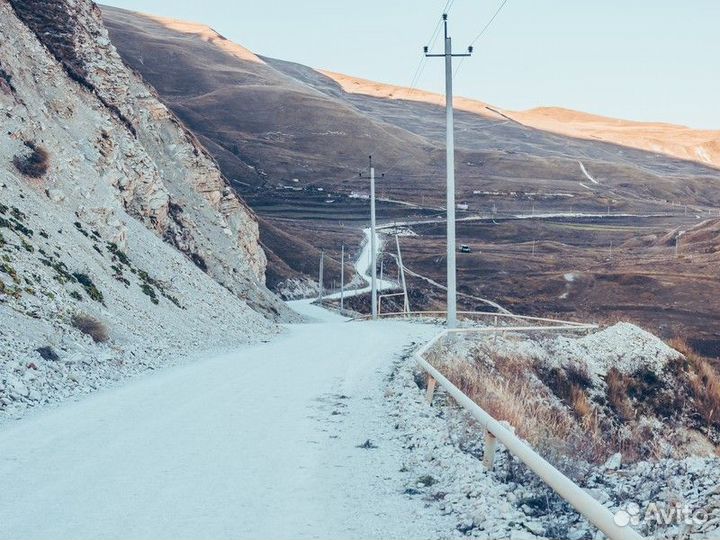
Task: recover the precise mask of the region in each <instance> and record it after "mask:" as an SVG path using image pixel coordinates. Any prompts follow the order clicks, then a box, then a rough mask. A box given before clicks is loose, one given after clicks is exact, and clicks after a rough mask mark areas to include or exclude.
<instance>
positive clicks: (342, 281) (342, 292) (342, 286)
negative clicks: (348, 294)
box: [340, 244, 345, 313]
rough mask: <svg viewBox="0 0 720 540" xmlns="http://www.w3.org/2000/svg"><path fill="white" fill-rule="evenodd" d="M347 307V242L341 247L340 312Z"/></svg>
mask: <svg viewBox="0 0 720 540" xmlns="http://www.w3.org/2000/svg"><path fill="white" fill-rule="evenodd" d="M344 309H345V244H343V245H342V247H341V248H340V313H342V312H343V310H344Z"/></svg>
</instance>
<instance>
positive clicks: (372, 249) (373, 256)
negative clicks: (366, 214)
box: [370, 156, 378, 321]
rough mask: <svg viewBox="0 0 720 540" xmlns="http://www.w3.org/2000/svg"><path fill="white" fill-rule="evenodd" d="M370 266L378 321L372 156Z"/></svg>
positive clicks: (373, 312)
mask: <svg viewBox="0 0 720 540" xmlns="http://www.w3.org/2000/svg"><path fill="white" fill-rule="evenodd" d="M370 266H372V273H371V274H370V276H371V280H370V281H371V283H370V289H371V294H372V299H371V300H370V304H371V307H372V318H373V321H375V320H377V316H378V313H377V311H378V306H377V233H376V232H375V167H373V166H372V156H370Z"/></svg>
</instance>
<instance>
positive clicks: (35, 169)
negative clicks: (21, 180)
mask: <svg viewBox="0 0 720 540" xmlns="http://www.w3.org/2000/svg"><path fill="white" fill-rule="evenodd" d="M25 146H27V147H28V148H29V149H30V153H29V154H28V155H24V156H15V157H14V158H13V165H15V168H16V169H17V170H18V171H20V172H21V173H22V174H24V175H25V176H29V177H31V178H40V177H41V176H44V175H45V173H46V172H47V171H48V168H49V167H50V154H48V151H47V150H45V149H44V148H43V147H42V146H38V145H37V144H35V143H34V142H32V141H25Z"/></svg>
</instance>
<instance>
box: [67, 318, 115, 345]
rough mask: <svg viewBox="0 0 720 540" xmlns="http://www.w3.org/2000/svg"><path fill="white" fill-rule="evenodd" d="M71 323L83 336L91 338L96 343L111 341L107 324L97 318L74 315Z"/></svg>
mask: <svg viewBox="0 0 720 540" xmlns="http://www.w3.org/2000/svg"><path fill="white" fill-rule="evenodd" d="M71 323H72V325H73V326H74V327H75V328H77V329H78V330H80V331H81V332H82V333H83V334H86V335H88V336H90V337H91V338H92V340H93V341H94V342H95V343H105V342H106V341H107V340H108V339H110V337H109V335H108V330H107V327H106V326H105V324H103V323H102V322H101V321H99V320H98V319H96V318H95V317H91V316H90V315H84V314H82V313H78V314H76V315H73V318H72V320H71Z"/></svg>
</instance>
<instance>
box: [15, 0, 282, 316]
mask: <svg viewBox="0 0 720 540" xmlns="http://www.w3.org/2000/svg"><path fill="white" fill-rule="evenodd" d="M10 5H11V6H12V8H13V9H14V11H15V14H16V16H18V17H19V18H20V20H21V21H23V22H24V23H25V24H26V25H27V27H28V28H29V29H30V30H31V31H32V32H33V33H34V34H35V35H36V37H37V38H38V39H39V40H40V41H41V42H42V43H43V45H45V47H46V48H47V50H48V51H49V52H50V53H51V54H52V55H53V56H54V57H55V59H56V60H58V61H59V62H60V64H61V65H62V66H63V67H64V70H65V72H66V73H67V75H69V76H70V78H71V79H73V80H74V81H76V82H77V85H78V86H79V87H80V88H82V89H84V90H86V91H88V92H90V93H91V94H92V95H93V96H94V97H95V98H96V100H97V102H98V103H97V104H96V105H98V106H101V107H102V108H103V109H104V110H105V112H106V114H109V115H110V116H112V117H113V120H114V122H113V123H114V124H116V127H117V128H118V129H119V130H121V131H125V132H126V133H123V136H124V137H126V138H129V139H130V141H129V144H123V143H122V142H120V141H117V140H116V137H113V136H111V134H110V132H109V131H108V130H105V129H99V130H97V132H96V134H95V140H94V141H93V142H94V146H95V148H94V150H95V151H96V152H97V155H96V156H95V159H96V166H97V168H98V169H99V170H100V172H101V174H104V175H105V177H106V180H107V181H108V182H109V183H111V184H112V185H113V186H115V187H116V188H117V190H118V193H119V195H120V198H121V200H122V202H123V205H124V207H125V209H126V210H127V211H128V213H130V214H131V215H133V216H134V217H137V218H139V219H140V220H142V221H143V222H145V223H146V224H147V225H148V226H149V227H151V228H152V229H154V230H155V231H157V233H158V234H160V235H161V236H163V237H164V238H165V240H166V241H168V242H169V243H171V244H173V245H174V246H175V247H176V248H178V249H179V250H180V251H182V252H183V253H185V254H186V255H187V256H188V258H189V259H190V260H192V261H193V262H195V263H196V264H197V265H198V266H199V267H200V268H201V269H202V270H203V271H205V272H207V273H208V274H209V275H210V276H212V277H213V278H214V279H215V280H217V281H218V282H219V283H221V284H222V285H223V286H225V287H227V288H228V289H229V290H231V291H232V292H233V293H235V294H237V295H239V296H240V297H242V298H245V299H246V300H248V301H249V302H250V303H251V304H252V305H253V306H255V307H256V308H257V309H259V310H261V311H263V312H265V313H266V314H268V313H270V314H272V315H273V316H277V315H278V314H279V313H281V312H284V308H283V306H281V305H279V304H278V303H277V302H276V301H275V298H274V297H272V296H271V295H269V294H267V291H266V290H265V287H264V286H263V285H264V274H265V264H266V258H265V254H264V252H263V251H262V249H261V248H260V247H259V245H258V226H257V222H256V220H255V218H254V215H253V214H252V212H251V211H250V210H249V209H248V208H247V206H246V205H245V204H244V203H243V202H242V201H241V200H240V199H239V198H238V197H237V196H236V195H235V194H234V193H233V192H232V190H231V189H230V188H229V186H228V184H227V182H226V180H225V178H224V177H223V176H222V174H221V172H220V171H219V169H218V168H217V166H216V164H215V162H214V161H213V160H212V158H211V157H210V156H209V155H208V154H207V153H206V151H205V150H204V148H202V146H201V145H200V144H199V143H198V142H197V141H196V140H195V139H194V137H193V136H192V135H191V134H190V133H189V132H188V131H187V130H186V129H185V128H184V127H183V126H182V125H181V124H180V122H179V121H178V120H177V119H176V118H175V116H174V115H173V114H172V113H171V112H170V111H169V110H168V109H167V108H166V107H165V106H164V105H163V104H162V103H160V101H159V100H158V99H157V98H156V96H155V95H154V93H153V92H152V91H151V89H150V88H149V87H147V86H146V85H145V84H144V82H143V81H142V79H141V77H139V76H138V75H137V74H135V73H133V72H132V71H131V70H129V69H128V68H127V67H126V66H125V64H124V63H123V61H122V60H121V58H120V57H119V55H118V54H117V52H116V50H115V48H114V47H113V46H112V45H111V43H110V39H109V38H108V34H107V30H106V29H105V27H104V26H103V24H102V19H101V17H100V11H99V9H98V8H97V6H96V5H95V4H94V3H92V2H89V1H72V2H71V1H70V0H51V1H47V2H46V1H40V0H12V1H11V2H10ZM117 124H119V126H118V125H117ZM114 127H115V126H114ZM123 128H124V129H123ZM132 143H135V144H132ZM284 313H285V314H286V315H287V312H284Z"/></svg>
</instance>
